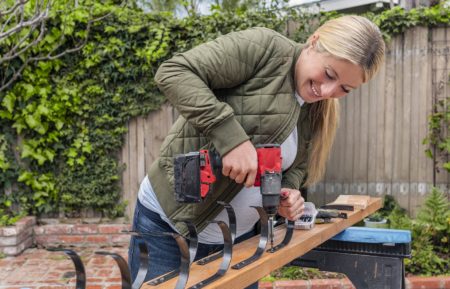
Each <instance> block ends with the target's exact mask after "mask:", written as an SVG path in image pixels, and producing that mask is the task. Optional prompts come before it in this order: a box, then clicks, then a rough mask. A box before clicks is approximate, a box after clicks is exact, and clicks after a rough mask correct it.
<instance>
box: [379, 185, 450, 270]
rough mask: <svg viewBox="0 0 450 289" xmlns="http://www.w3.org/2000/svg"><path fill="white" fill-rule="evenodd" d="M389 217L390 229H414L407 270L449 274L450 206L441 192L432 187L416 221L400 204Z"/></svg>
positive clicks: (406, 265)
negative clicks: (449, 238) (410, 256)
mask: <svg viewBox="0 0 450 289" xmlns="http://www.w3.org/2000/svg"><path fill="white" fill-rule="evenodd" d="M388 219H389V221H390V228H392V229H403V230H411V232H412V244H411V249H412V252H411V255H412V258H411V259H406V260H405V268H406V271H407V272H409V273H412V274H415V275H426V276H436V275H442V274H448V268H449V265H450V261H449V260H450V258H449V257H450V256H449V253H450V252H449V240H448V236H449V235H450V207H449V201H448V200H447V198H446V197H445V196H444V194H443V193H442V192H440V191H439V190H438V189H437V188H433V189H432V191H431V192H430V194H429V195H428V197H427V199H426V201H425V204H424V205H423V207H422V208H421V209H420V210H419V213H418V217H417V219H416V220H411V219H410V218H409V217H408V216H407V214H406V211H405V210H404V209H402V208H401V207H400V206H399V205H398V204H397V203H395V205H394V207H393V210H392V212H391V213H390V214H389V215H388Z"/></svg>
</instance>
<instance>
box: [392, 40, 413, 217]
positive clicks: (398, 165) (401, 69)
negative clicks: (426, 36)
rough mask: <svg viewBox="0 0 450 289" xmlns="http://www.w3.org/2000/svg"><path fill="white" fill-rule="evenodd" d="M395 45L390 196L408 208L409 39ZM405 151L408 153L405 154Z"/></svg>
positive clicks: (399, 41)
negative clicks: (392, 159)
mask: <svg viewBox="0 0 450 289" xmlns="http://www.w3.org/2000/svg"><path fill="white" fill-rule="evenodd" d="M397 40H398V42H397V45H396V48H395V49H396V65H395V74H396V87H395V97H396V100H395V139H394V170H393V179H394V182H393V185H392V194H393V195H394V197H395V198H396V200H397V201H398V203H399V204H400V205H401V206H402V207H403V208H408V204H409V199H408V195H407V188H406V187H405V186H406V185H407V184H409V183H408V182H409V168H408V167H407V166H406V165H405V164H409V156H408V154H409V135H408V132H407V130H409V113H410V112H409V97H410V95H409V94H408V92H407V90H409V87H408V86H407V84H409V85H410V84H411V81H410V79H409V77H410V71H409V70H406V69H410V67H409V65H408V64H410V60H409V61H407V59H408V58H409V59H410V58H411V55H410V53H408V51H406V53H405V50H407V49H408V47H407V46H406V45H405V42H410V37H406V35H401V36H399V37H398V38H397ZM405 63H406V64H405ZM405 151H407V152H408V154H407V153H405Z"/></svg>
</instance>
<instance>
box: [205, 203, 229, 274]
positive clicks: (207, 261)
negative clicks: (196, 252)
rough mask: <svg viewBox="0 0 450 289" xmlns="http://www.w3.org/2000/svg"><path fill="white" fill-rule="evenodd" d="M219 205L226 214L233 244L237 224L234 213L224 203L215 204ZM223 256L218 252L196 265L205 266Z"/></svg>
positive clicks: (221, 252)
mask: <svg viewBox="0 0 450 289" xmlns="http://www.w3.org/2000/svg"><path fill="white" fill-rule="evenodd" d="M217 203H218V204H219V205H222V206H223V207H224V208H225V209H226V212H227V214H228V224H229V228H230V232H231V243H232V244H234V239H235V238H236V229H237V224H236V213H235V212H234V209H233V207H232V206H231V205H230V204H228V203H225V202H220V201H219V202H217ZM222 256H223V250H220V251H219V252H217V253H215V254H212V255H209V256H206V257H205V258H202V259H200V260H198V261H197V264H198V265H206V264H208V263H211V262H212V261H214V260H217V259H219V258H221V257H222Z"/></svg>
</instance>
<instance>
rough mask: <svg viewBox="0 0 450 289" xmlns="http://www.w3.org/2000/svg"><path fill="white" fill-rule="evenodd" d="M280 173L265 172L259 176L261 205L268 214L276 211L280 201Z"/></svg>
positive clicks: (272, 214)
mask: <svg viewBox="0 0 450 289" xmlns="http://www.w3.org/2000/svg"><path fill="white" fill-rule="evenodd" d="M280 192H281V173H276V172H273V173H270V172H266V173H265V174H264V175H262V176H261V195H262V205H263V208H264V210H265V211H266V213H267V214H268V215H269V216H274V215H275V214H276V213H277V210H278V205H279V203H280Z"/></svg>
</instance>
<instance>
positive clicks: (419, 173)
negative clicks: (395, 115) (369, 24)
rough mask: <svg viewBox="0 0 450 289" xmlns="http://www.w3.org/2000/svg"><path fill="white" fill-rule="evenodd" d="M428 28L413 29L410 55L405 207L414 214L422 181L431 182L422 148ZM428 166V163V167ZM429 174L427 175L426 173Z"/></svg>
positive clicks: (423, 186) (427, 94) (428, 97)
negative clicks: (411, 73)
mask: <svg viewBox="0 0 450 289" xmlns="http://www.w3.org/2000/svg"><path fill="white" fill-rule="evenodd" d="M428 31H429V29H428V28H425V27H417V28H415V29H414V33H415V36H416V39H415V49H417V50H418V53H417V54H416V56H415V57H414V58H413V71H414V78H413V92H414V93H415V94H416V95H415V97H414V101H413V102H412V103H413V105H414V106H413V115H412V117H411V124H412V128H411V132H412V133H413V134H416V135H415V137H414V138H413V142H412V147H411V148H412V150H411V154H412V155H415V157H412V158H411V182H412V189H411V194H410V201H409V204H410V205H409V208H410V210H409V211H410V213H411V214H412V215H413V216H415V215H416V212H417V210H418V209H419V207H420V205H421V204H422V203H423V200H424V195H425V192H426V184H427V183H430V182H431V181H432V179H431V178H428V179H427V175H430V174H429V173H427V163H430V162H431V160H430V159H428V158H427V157H426V155H425V147H424V146H423V145H422V140H423V139H424V138H425V137H426V133H427V122H428V119H427V115H428V111H427V107H429V105H427V103H428V102H431V100H432V98H431V61H430V60H431V58H430V55H431V53H430V51H428ZM428 167H429V166H428ZM430 176H431V175H430Z"/></svg>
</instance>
